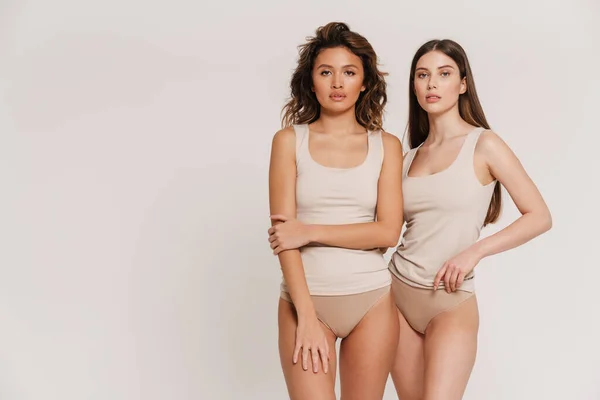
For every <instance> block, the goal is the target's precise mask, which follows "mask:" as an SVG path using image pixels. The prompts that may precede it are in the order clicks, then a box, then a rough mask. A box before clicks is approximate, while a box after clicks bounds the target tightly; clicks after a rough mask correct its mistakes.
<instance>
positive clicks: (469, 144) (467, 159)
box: [457, 127, 485, 168]
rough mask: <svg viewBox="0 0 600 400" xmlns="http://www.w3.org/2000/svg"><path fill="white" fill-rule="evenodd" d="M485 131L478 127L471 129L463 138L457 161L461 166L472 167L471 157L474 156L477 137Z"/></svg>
mask: <svg viewBox="0 0 600 400" xmlns="http://www.w3.org/2000/svg"><path fill="white" fill-rule="evenodd" d="M483 131H485V128H482V127H478V128H475V129H473V130H472V131H471V132H470V133H469V134H468V135H467V137H466V138H465V142H464V143H463V146H462V148H461V150H460V154H459V158H460V160H457V161H459V162H460V163H461V164H463V165H465V166H467V167H468V168H472V167H473V156H474V155H475V146H477V141H478V140H479V136H481V134H482V133H483Z"/></svg>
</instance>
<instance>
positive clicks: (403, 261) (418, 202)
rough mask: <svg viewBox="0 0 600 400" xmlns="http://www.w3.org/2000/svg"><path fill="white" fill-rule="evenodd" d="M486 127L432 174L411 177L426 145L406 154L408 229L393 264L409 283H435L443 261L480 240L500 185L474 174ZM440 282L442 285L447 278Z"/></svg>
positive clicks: (469, 285)
mask: <svg viewBox="0 0 600 400" xmlns="http://www.w3.org/2000/svg"><path fill="white" fill-rule="evenodd" d="M484 130H485V129H484V128H476V129H474V130H473V131H471V132H470V133H469V134H468V135H467V137H466V138H465V141H464V143H463V145H462V147H461V149H460V151H459V153H458V156H457V157H456V159H455V160H454V162H453V163H452V164H451V165H450V166H449V167H448V168H446V169H445V170H443V171H440V172H438V173H435V174H433V175H425V176H419V177H410V176H408V173H409V170H410V165H411V164H412V161H413V160H414V158H415V155H416V154H417V151H418V150H419V148H420V147H421V145H422V144H421V145H419V146H418V147H416V148H414V149H412V150H410V151H409V152H408V153H407V154H406V156H405V157H404V165H403V177H402V192H403V195H404V219H405V221H406V230H405V232H404V234H403V235H402V240H401V241H400V245H399V246H398V247H397V249H396V252H395V253H394V254H393V255H392V258H391V260H390V263H389V267H390V271H391V272H392V273H393V274H394V275H395V276H396V277H398V278H399V279H401V280H402V281H404V282H405V283H407V284H409V285H412V286H415V287H421V288H428V289H430V288H432V287H433V281H434V279H435V276H436V274H437V273H438V271H439V269H440V268H441V267H442V266H443V265H444V263H445V262H446V261H448V260H449V259H450V258H452V257H454V256H455V255H457V254H458V253H460V252H461V251H463V250H464V249H466V248H468V247H469V246H471V245H472V244H473V243H475V242H476V241H477V240H478V239H479V236H480V233H481V228H482V227H483V222H484V221H485V217H486V215H487V211H488V207H489V205H490V200H491V198H492V194H493V192H494V185H495V184H496V181H493V182H491V183H490V184H488V185H485V186H483V185H482V184H481V183H480V182H479V179H478V178H477V176H476V175H475V169H474V165H473V156H474V154H475V146H476V145H477V140H478V139H479V136H480V135H481V132H483V131H484ZM473 278H474V274H473V273H472V272H471V273H470V274H469V275H467V276H466V277H465V280H464V282H463V284H462V286H461V287H460V290H464V291H467V292H473V291H474V290H475V289H474V288H475V287H474V281H473ZM440 287H442V288H443V287H444V282H443V281H442V282H441V285H440Z"/></svg>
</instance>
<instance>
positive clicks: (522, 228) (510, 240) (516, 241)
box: [473, 212, 552, 258]
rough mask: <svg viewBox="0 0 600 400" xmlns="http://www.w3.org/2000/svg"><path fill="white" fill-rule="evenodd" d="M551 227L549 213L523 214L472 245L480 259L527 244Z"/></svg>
mask: <svg viewBox="0 0 600 400" xmlns="http://www.w3.org/2000/svg"><path fill="white" fill-rule="evenodd" d="M551 227H552V217H551V216H550V214H549V213H534V212H531V213H527V214H523V215H522V216H521V217H519V218H518V219H517V220H516V221H514V222H513V223H512V224H510V225H508V226H507V227H506V228H504V229H502V230H501V231H499V232H496V233H495V234H493V235H491V236H488V237H487V238H485V239H482V240H480V241H478V242H477V243H475V244H474V245H473V247H474V250H475V251H476V252H477V254H478V255H479V257H480V258H485V257H487V256H491V255H493V254H497V253H501V252H503V251H507V250H510V249H513V248H515V247H518V246H520V245H522V244H524V243H527V242H528V241H530V240H531V239H533V238H535V237H537V236H539V235H541V234H542V233H544V232H546V231H548V230H549V229H550V228H551Z"/></svg>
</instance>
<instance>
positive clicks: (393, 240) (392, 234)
mask: <svg viewBox="0 0 600 400" xmlns="http://www.w3.org/2000/svg"><path fill="white" fill-rule="evenodd" d="M400 231H401V230H400V229H390V231H389V232H388V234H387V235H386V243H385V247H390V248H394V247H396V245H397V244H398V241H399V240H400Z"/></svg>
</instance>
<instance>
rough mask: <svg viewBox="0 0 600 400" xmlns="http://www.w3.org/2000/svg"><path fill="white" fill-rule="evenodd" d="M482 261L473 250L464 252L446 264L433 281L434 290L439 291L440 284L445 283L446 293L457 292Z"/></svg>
mask: <svg viewBox="0 0 600 400" xmlns="http://www.w3.org/2000/svg"><path fill="white" fill-rule="evenodd" d="M479 261H481V257H480V256H479V255H478V254H477V253H476V252H475V251H474V250H472V249H467V250H464V251H463V252H461V253H459V254H458V255H456V256H454V257H452V258H451V259H449V260H448V261H446V262H445V263H444V265H443V266H442V268H440V270H439V271H438V273H437V275H436V276H435V280H434V281H433V289H434V290H437V289H438V287H439V286H440V282H442V281H443V282H444V287H445V289H446V292H448V293H450V292H455V291H457V290H458V289H459V288H460V287H461V286H462V283H463V281H464V280H465V277H466V276H467V275H469V273H471V271H473V269H474V268H475V266H476V265H477V264H478V263H479Z"/></svg>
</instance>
